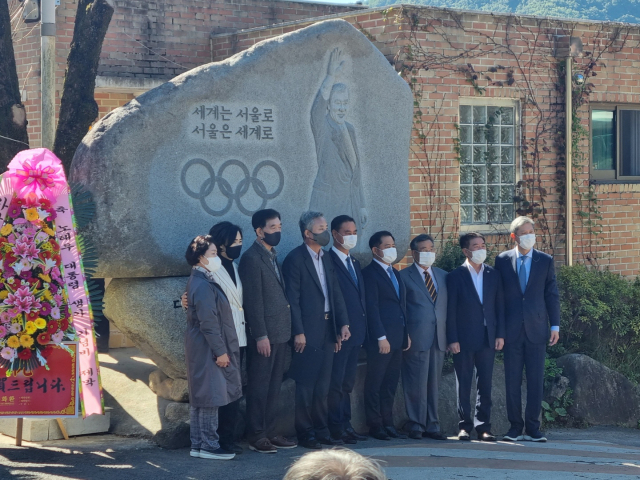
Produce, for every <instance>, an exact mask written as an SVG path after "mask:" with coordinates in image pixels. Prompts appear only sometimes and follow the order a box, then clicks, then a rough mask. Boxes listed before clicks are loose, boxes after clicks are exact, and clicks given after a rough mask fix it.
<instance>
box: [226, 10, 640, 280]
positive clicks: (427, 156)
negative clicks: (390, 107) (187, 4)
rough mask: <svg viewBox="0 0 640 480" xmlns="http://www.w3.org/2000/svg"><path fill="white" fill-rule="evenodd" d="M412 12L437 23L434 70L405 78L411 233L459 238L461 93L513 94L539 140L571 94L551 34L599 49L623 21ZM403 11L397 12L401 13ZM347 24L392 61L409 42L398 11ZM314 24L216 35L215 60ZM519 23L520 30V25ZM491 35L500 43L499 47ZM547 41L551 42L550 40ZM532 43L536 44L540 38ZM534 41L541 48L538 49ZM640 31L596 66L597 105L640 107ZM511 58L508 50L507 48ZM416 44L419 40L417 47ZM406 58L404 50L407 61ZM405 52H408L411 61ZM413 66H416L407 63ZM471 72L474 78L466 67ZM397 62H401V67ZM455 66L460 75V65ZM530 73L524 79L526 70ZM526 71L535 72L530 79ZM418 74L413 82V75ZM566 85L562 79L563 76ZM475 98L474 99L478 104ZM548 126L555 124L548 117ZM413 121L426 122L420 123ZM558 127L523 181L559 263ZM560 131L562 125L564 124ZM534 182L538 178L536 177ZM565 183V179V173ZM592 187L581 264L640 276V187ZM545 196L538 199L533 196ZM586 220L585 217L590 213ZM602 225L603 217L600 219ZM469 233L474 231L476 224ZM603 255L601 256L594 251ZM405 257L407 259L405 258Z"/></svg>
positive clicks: (426, 35)
mask: <svg viewBox="0 0 640 480" xmlns="http://www.w3.org/2000/svg"><path fill="white" fill-rule="evenodd" d="M410 8H411V9H412V10H411V12H410V13H413V14H416V15H417V16H418V17H420V18H425V17H426V18H429V19H432V20H435V21H434V22H432V23H430V24H429V26H426V25H425V26H424V28H421V29H419V31H418V32H416V33H415V36H414V39H417V40H418V43H419V45H420V48H423V49H424V51H425V52H427V54H428V55H432V56H431V58H430V61H432V64H430V65H429V69H422V70H415V71H414V72H413V73H411V74H408V75H407V76H406V78H407V80H408V81H412V82H413V83H415V85H416V86H417V88H419V89H421V90H422V97H421V99H420V101H419V103H418V104H417V106H416V109H415V112H416V113H418V112H419V113H420V114H421V115H420V117H421V119H422V122H423V126H424V128H425V130H424V131H423V133H424V134H425V135H426V138H421V137H420V132H418V131H414V134H413V138H412V145H411V151H412V152H411V156H410V159H409V179H410V195H411V230H412V235H416V234H419V233H423V232H428V233H431V234H436V235H437V238H438V239H439V240H440V241H442V240H445V239H447V238H451V236H452V235H453V236H455V235H457V234H458V233H459V231H460V221H459V198H460V163H459V159H458V153H457V152H456V139H457V137H458V132H457V129H456V126H457V124H458V122H459V105H460V101H461V99H478V98H481V99H486V98H490V99H491V98H493V99H498V101H500V100H504V99H512V100H515V101H518V102H519V104H520V111H521V120H520V136H521V138H522V139H523V141H524V142H525V143H526V142H527V140H528V139H531V138H532V137H534V136H536V135H537V134H536V130H537V129H538V128H541V127H540V124H539V119H540V118H541V116H540V113H539V112H542V117H543V118H545V119H547V121H548V120H549V119H553V118H562V117H563V116H564V93H563V91H562V90H561V88H558V85H557V84H556V81H555V80H554V78H552V77H553V76H554V75H555V72H557V70H558V65H559V62H560V60H561V59H558V58H554V55H555V54H556V53H557V50H556V48H557V46H558V45H556V43H555V41H554V39H553V36H554V35H560V36H567V35H573V36H577V37H580V38H581V39H582V41H583V43H584V49H585V51H588V50H593V49H596V48H598V47H599V46H600V47H601V46H602V45H603V44H605V43H606V42H607V41H608V39H610V38H612V37H613V36H614V35H615V32H616V31H617V30H616V29H617V28H618V27H617V26H616V25H613V24H611V25H608V26H607V25H604V28H603V25H602V24H597V23H587V22H585V23H578V24H575V25H574V24H572V25H566V24H563V23H562V22H555V21H553V22H551V23H550V22H548V21H544V20H541V19H535V18H527V17H518V18H515V17H513V16H511V17H496V16H494V15H489V14H486V15H485V14H478V13H475V12H474V13H467V12H457V13H456V15H455V17H453V16H452V15H451V13H450V12H448V11H446V10H439V9H434V8H429V7H422V8H420V7H417V8H413V7H410ZM398 10H400V8H397V9H396V11H398ZM340 16H341V17H342V18H343V19H344V20H346V21H348V22H350V23H351V24H353V25H354V26H356V27H357V28H359V29H360V30H361V31H363V33H365V35H367V36H368V37H369V38H370V39H371V41H372V42H373V43H374V44H375V45H376V46H377V47H378V48H379V49H380V50H381V51H382V53H384V54H385V55H386V56H387V58H389V59H392V58H393V57H394V55H395V54H396V53H398V52H399V51H401V50H402V49H403V47H404V46H406V45H408V44H409V43H411V41H410V39H409V35H408V34H407V32H408V31H409V30H410V27H409V25H408V23H407V22H406V21H405V20H403V19H402V18H401V17H395V15H394V14H393V12H392V13H391V14H390V13H389V12H388V11H387V12H384V11H381V10H369V11H362V12H357V13H352V14H342V15H340ZM507 23H510V24H511V25H512V27H511V29H512V30H513V31H512V32H511V34H510V41H509V43H507V42H506V40H505V34H504V32H505V25H506V24H507ZM308 24H309V22H304V21H300V22H292V23H290V24H284V25H281V26H277V27H273V28H254V29H250V30H248V31H244V32H237V33H236V34H234V35H222V34H221V35H218V36H215V37H214V38H213V50H214V57H215V59H216V60H222V59H224V58H226V57H228V56H230V55H233V54H234V53H237V52H239V51H242V50H245V49H247V48H249V47H251V46H252V45H254V44H255V43H257V42H259V41H262V40H265V39H267V38H271V37H273V36H277V35H281V34H283V33H287V32H290V31H294V30H297V29H299V28H303V27H305V26H306V25H308ZM514 25H515V26H514ZM490 38H494V39H497V40H496V41H495V44H492V42H491V40H489V39H490ZM543 39H544V41H543ZM534 40H535V42H534ZM534 43H536V45H535V49H532V45H533V44H534ZM638 45H640V28H639V27H637V26H634V27H632V28H630V29H629V31H628V32H627V36H626V44H625V45H624V47H623V48H622V49H621V50H620V51H617V48H618V47H621V46H622V43H621V42H620V41H618V42H616V44H615V45H613V48H609V49H605V51H604V52H603V55H602V58H601V59H600V61H601V63H602V65H603V66H602V67H601V68H597V69H596V71H597V76H595V77H592V78H590V79H588V82H591V83H593V84H594V94H593V95H592V97H591V101H594V102H595V101H598V102H603V101H606V102H622V103H632V104H638V105H640V83H638V82H637V80H636V79H637V78H639V76H640V48H638ZM505 46H508V49H509V50H510V51H511V54H507V53H506V47H505ZM415 47H416V45H415V44H414V45H413V48H414V50H413V51H414V53H415V52H416V48H415ZM460 49H463V50H467V51H473V52H475V53H474V54H473V55H472V56H470V57H468V58H456V55H458V54H459V53H460ZM436 57H438V58H440V59H442V58H444V57H448V58H449V60H451V61H452V62H453V64H455V65H456V68H447V67H445V66H443V65H442V64H438V62H437V61H436V60H435V58H436ZM400 58H402V56H401V57H400ZM405 58H406V57H405ZM405 61H406V63H407V64H410V63H411V62H410V61H408V60H405ZM590 61H591V60H590V59H589V58H586V57H581V58H577V59H576V60H575V64H576V67H575V68H576V71H580V70H581V69H584V68H586V66H587V64H588V63H589V62H590ZM519 62H531V65H533V66H534V68H527V67H526V66H523V65H522V64H520V63H519ZM496 65H500V66H501V68H500V69H499V70H498V71H497V72H496V73H495V74H494V73H491V74H490V75H491V77H493V78H491V79H490V80H487V79H486V78H485V77H484V73H482V74H478V78H477V79H476V80H475V82H476V83H477V85H478V87H481V88H483V89H484V91H483V94H482V95H481V94H480V93H479V92H478V90H477V89H475V88H474V87H473V86H472V85H471V82H470V77H471V76H472V75H473V74H474V72H488V69H489V68H493V67H494V66H496ZM458 67H460V68H461V69H462V70H469V69H471V74H468V75H467V74H466V73H464V72H461V71H459V69H458ZM396 68H400V67H399V65H398V64H396ZM457 69H458V71H456V70H457ZM510 70H512V71H513V72H515V73H514V74H513V78H514V80H515V82H513V84H512V85H509V83H508V82H507V81H508V79H509V77H508V76H507V75H506V73H507V72H509V71H510ZM525 72H527V75H524V74H522V73H525ZM527 76H528V78H527ZM412 77H413V80H411V78H412ZM527 83H531V84H532V85H534V86H535V88H533V90H532V91H533V93H534V95H535V100H536V103H535V104H533V103H531V102H530V98H528V95H526V91H527V88H526V85H527ZM558 83H560V82H558ZM472 101H473V100H472ZM579 117H580V119H581V121H582V124H583V126H585V127H586V128H588V127H589V114H588V107H582V108H581V109H580V110H579ZM548 123H549V122H548ZM414 126H416V127H419V125H418V124H417V123H414ZM559 126H561V122H560V123H553V122H550V123H549V124H548V125H547V127H548V128H547V127H545V126H544V125H543V126H542V130H541V131H542V132H543V133H542V134H541V135H540V137H541V139H542V142H540V161H539V172H540V173H539V175H537V174H536V175H531V174H527V169H526V162H529V161H530V160H529V159H528V157H527V156H526V155H524V156H522V157H521V161H522V162H524V164H525V175H524V176H523V179H526V178H536V179H539V180H540V183H539V184H538V183H536V185H535V188H540V187H541V188H544V189H545V190H546V191H547V193H546V194H545V195H544V209H545V212H546V221H547V223H548V225H549V229H548V230H549V233H550V234H549V235H548V236H547V238H545V239H544V244H543V243H542V242H541V241H540V240H542V239H541V238H540V237H539V243H538V246H539V247H542V248H543V249H544V250H546V251H548V252H550V253H553V254H554V256H555V258H556V261H557V263H558V264H562V263H564V261H565V258H564V257H565V255H564V252H565V244H564V240H565V239H564V228H565V227H564V224H563V221H564V220H563V219H564V205H563V203H562V198H561V197H560V192H558V191H557V188H558V186H559V183H558V177H557V176H556V174H557V173H560V174H561V176H562V172H563V171H564V165H563V162H564V157H563V153H564V152H563V147H562V146H561V145H560V146H559V145H556V144H555V142H556V141H557V138H558V135H557V131H558V127H559ZM560 131H563V130H561V129H560ZM581 150H582V153H585V154H586V155H584V156H583V157H578V158H580V159H581V160H582V164H581V167H582V173H580V172H578V173H577V174H575V175H574V177H575V180H576V185H577V186H578V188H579V191H580V192H582V193H584V192H585V191H586V189H588V188H589V187H588V186H589V174H588V172H589V164H588V162H589V145H588V142H585V143H584V144H583V145H581ZM536 182H537V180H536ZM560 182H562V179H561V178H560ZM595 193H596V195H597V197H598V199H599V208H600V212H601V214H602V217H603V219H602V221H600V223H601V224H602V226H603V228H604V233H603V235H601V236H600V238H599V239H594V238H591V236H590V235H589V234H588V232H587V229H586V227H585V223H584V222H583V220H581V217H580V214H579V210H580V209H579V208H578V207H577V200H578V199H579V195H574V209H575V211H574V216H573V219H572V220H573V225H574V261H577V262H587V263H589V262H591V263H595V262H597V263H598V264H599V265H601V266H605V267H608V268H610V269H611V270H613V271H616V272H619V273H621V274H623V275H630V276H631V275H636V268H635V265H636V262H634V260H635V258H636V254H637V247H636V246H635V245H634V244H633V243H632V242H631V239H632V238H634V236H635V235H636V232H637V231H638V229H639V227H638V225H639V224H640V208H638V206H639V205H640V185H638V184H608V185H597V186H596V187H595ZM536 200H537V201H539V200H540V198H539V196H538V197H535V198H534V201H536ZM587 220H588V219H587ZM597 222H598V221H597V220H596V223H597ZM467 229H471V228H470V227H469V228H467ZM473 229H479V230H481V231H483V232H484V233H486V234H487V237H488V241H489V243H491V244H493V245H492V247H493V248H494V249H496V250H502V249H504V248H507V245H511V244H510V242H509V239H508V235H507V231H506V229H505V228H504V226H498V227H494V226H487V227H482V226H480V227H473ZM594 251H595V252H597V255H598V258H595V257H594V256H593V252H594ZM407 260H408V259H405V262H403V263H406V261H407Z"/></svg>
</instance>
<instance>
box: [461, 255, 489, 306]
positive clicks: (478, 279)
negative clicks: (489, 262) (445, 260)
mask: <svg viewBox="0 0 640 480" xmlns="http://www.w3.org/2000/svg"><path fill="white" fill-rule="evenodd" d="M462 265H463V266H465V267H467V270H469V273H470V274H471V281H473V285H474V286H475V287H476V292H478V298H479V299H480V303H482V304H484V301H483V298H482V287H483V278H482V277H483V274H484V263H483V264H482V266H481V267H480V271H479V272H476V269H475V268H473V265H471V262H469V259H467V260H465V261H464V263H463V264H462Z"/></svg>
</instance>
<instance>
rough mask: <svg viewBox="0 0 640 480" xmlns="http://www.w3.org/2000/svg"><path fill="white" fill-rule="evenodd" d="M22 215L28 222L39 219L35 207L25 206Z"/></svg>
mask: <svg viewBox="0 0 640 480" xmlns="http://www.w3.org/2000/svg"><path fill="white" fill-rule="evenodd" d="M24 217H25V218H26V219H27V220H29V221H30V222H35V221H36V220H39V219H40V216H39V215H38V210H36V209H35V208H27V209H26V210H25V211H24Z"/></svg>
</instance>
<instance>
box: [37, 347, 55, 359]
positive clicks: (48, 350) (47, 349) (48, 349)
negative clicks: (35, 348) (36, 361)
mask: <svg viewBox="0 0 640 480" xmlns="http://www.w3.org/2000/svg"><path fill="white" fill-rule="evenodd" d="M52 352H53V347H52V346H51V345H45V347H44V348H43V349H42V351H41V352H40V355H42V356H43V357H44V358H47V357H48V356H49V355H51V353H52Z"/></svg>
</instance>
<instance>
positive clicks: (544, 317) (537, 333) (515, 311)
mask: <svg viewBox="0 0 640 480" xmlns="http://www.w3.org/2000/svg"><path fill="white" fill-rule="evenodd" d="M516 261H517V255H516V250H515V249H513V250H509V251H507V252H502V253H501V254H500V255H498V257H497V258H496V263H495V264H496V270H498V272H499V273H500V275H501V276H502V283H503V285H504V300H505V324H506V335H507V336H506V339H505V342H509V340H515V339H516V338H517V337H518V335H519V334H520V331H521V330H522V327H523V325H524V331H525V334H526V335H527V338H528V339H529V340H530V341H531V342H532V343H546V342H547V341H548V340H549V324H551V326H552V327H553V326H556V327H557V326H560V296H559V294H558V285H557V283H556V272H555V268H554V265H553V257H551V255H547V254H546V253H543V252H540V251H538V250H533V252H532V254H531V270H530V272H529V281H528V282H527V288H526V289H525V291H524V293H523V292H522V290H521V289H520V280H519V278H518V273H517V270H516Z"/></svg>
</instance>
